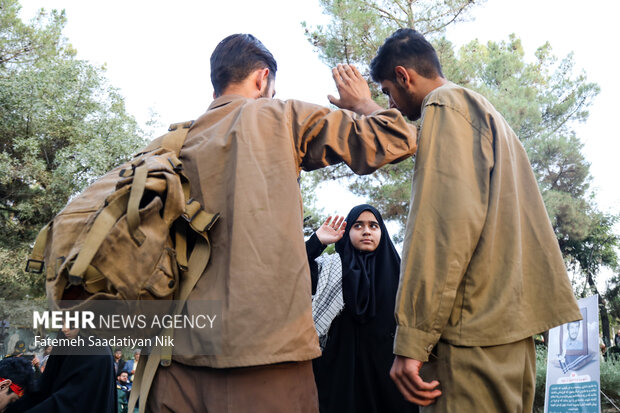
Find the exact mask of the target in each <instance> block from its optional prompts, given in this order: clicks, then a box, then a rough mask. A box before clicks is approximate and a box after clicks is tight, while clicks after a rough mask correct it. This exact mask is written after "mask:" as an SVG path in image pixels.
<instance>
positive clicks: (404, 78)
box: [394, 66, 412, 89]
mask: <svg viewBox="0 0 620 413" xmlns="http://www.w3.org/2000/svg"><path fill="white" fill-rule="evenodd" d="M394 75H395V76H396V84H397V85H399V86H400V87H402V88H405V89H406V88H407V85H408V84H409V83H410V82H411V80H412V79H411V73H410V72H409V70H407V68H406V67H404V66H396V67H395V68H394Z"/></svg>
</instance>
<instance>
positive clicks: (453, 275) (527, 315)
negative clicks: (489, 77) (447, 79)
mask: <svg viewBox="0 0 620 413" xmlns="http://www.w3.org/2000/svg"><path fill="white" fill-rule="evenodd" d="M418 145H419V148H418V152H417V155H416V163H415V171H414V177H413V187H412V200H411V209H410V211H409V217H408V220H407V227H406V232H405V241H404V247H403V261H402V264H401V281H400V286H399V291H398V296H397V303H396V316H397V320H398V328H397V335H396V340H395V344H394V350H395V353H396V354H400V355H404V356H407V357H410V358H414V359H417V360H420V361H426V360H428V355H429V354H430V352H431V350H432V348H433V346H434V345H435V344H436V343H437V341H438V340H439V339H440V338H441V339H442V340H445V341H447V342H448V343H451V344H454V345H460V346H492V345H500V344H506V343H511V342H515V341H519V340H521V339H524V338H526V337H528V336H532V335H534V334H536V333H539V332H541V331H545V330H548V329H549V328H551V327H554V326H556V325H559V324H563V323H566V322H569V321H572V320H577V319H580V318H581V314H580V312H579V309H578V307H577V303H576V300H575V298H574V295H573V292H572V289H571V286H570V283H569V279H568V276H567V273H566V268H565V265H564V262H563V260H562V255H561V253H560V249H559V247H558V241H557V238H556V237H555V234H554V232H553V229H552V227H551V223H550V221H549V217H548V215H547V212H546V209H545V206H544V204H543V200H542V197H541V195H540V192H539V189H538V185H537V183H536V179H535V177H534V173H533V171H532V167H531V166H530V163H529V160H528V158H527V155H526V152H525V150H524V148H523V146H522V145H521V143H520V141H519V139H518V138H517V136H516V135H515V134H514V132H513V131H512V129H511V128H510V127H509V126H508V124H507V123H506V121H505V120H504V118H503V117H502V116H501V115H500V114H499V113H498V112H497V111H496V110H495V108H494V107H493V106H492V105H491V104H490V103H489V102H488V101H487V100H486V99H485V98H484V97H482V96H480V95H479V94H477V93H475V92H472V91H470V90H467V89H464V88H462V87H459V86H456V85H455V84H452V83H448V84H446V85H444V86H442V87H440V88H437V89H435V90H434V91H433V92H431V93H430V94H429V95H428V96H427V97H426V98H425V100H424V102H423V111H422V123H421V129H420V134H419V140H418Z"/></svg>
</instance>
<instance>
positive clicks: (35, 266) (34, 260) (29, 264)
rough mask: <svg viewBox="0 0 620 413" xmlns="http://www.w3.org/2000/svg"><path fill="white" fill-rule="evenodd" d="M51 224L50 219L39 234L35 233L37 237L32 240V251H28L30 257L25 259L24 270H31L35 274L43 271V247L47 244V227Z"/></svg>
mask: <svg viewBox="0 0 620 413" xmlns="http://www.w3.org/2000/svg"><path fill="white" fill-rule="evenodd" d="M51 226H52V221H50V222H48V223H47V225H45V226H44V227H43V228H41V231H39V234H38V235H37V239H36V240H35V242H34V247H32V252H31V253H30V257H29V258H28V261H26V272H32V273H36V274H41V273H42V272H43V267H44V266H45V247H46V246H47V234H48V233H49V229H50V227H51Z"/></svg>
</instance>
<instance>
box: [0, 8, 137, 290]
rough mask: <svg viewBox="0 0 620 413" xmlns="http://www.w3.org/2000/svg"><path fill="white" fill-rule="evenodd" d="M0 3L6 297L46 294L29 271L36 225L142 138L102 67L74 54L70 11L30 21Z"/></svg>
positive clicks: (1, 270)
mask: <svg viewBox="0 0 620 413" xmlns="http://www.w3.org/2000/svg"><path fill="white" fill-rule="evenodd" d="M19 9H20V6H19V3H18V2H17V1H16V0H0V39H1V40H0V62H1V63H0V162H2V164H3V165H4V167H3V168H2V170H1V172H0V222H1V226H0V237H1V241H0V257H6V258H7V259H2V260H1V261H0V275H1V278H0V296H2V297H5V298H20V297H23V296H24V295H26V294H27V295H30V296H33V295H40V294H41V293H42V292H43V280H42V279H41V277H40V276H36V275H31V274H26V273H25V272H24V271H23V268H24V263H25V259H26V255H27V253H28V251H29V245H30V243H32V242H33V240H34V237H35V236H36V233H37V231H38V230H39V228H40V227H42V226H43V225H44V224H45V223H46V222H47V221H49V220H50V219H51V218H52V217H53V216H54V215H55V214H56V213H57V212H58V211H60V209H62V207H63V206H64V205H65V204H66V202H67V200H68V199H69V198H70V197H71V196H72V195H74V194H76V193H77V192H79V191H81V190H82V189H83V188H84V187H85V186H86V185H88V184H89V183H91V182H92V181H93V180H94V179H95V178H96V177H98V176H100V175H101V174H103V173H104V172H106V171H107V170H109V169H111V167H112V166H114V165H117V164H119V163H120V162H121V161H123V160H125V159H127V158H128V156H129V155H130V154H131V153H132V152H133V151H135V150H136V149H137V148H139V147H140V146H141V145H143V144H144V141H143V139H142V138H140V137H139V136H140V130H139V128H138V125H137V123H136V121H135V120H134V119H133V117H131V116H130V115H128V114H127V113H126V111H125V105H124V101H123V98H122V97H121V95H120V94H119V93H118V91H117V90H116V89H114V88H113V87H111V86H110V85H108V84H107V81H106V79H105V77H104V68H100V67H95V66H93V65H91V64H89V63H88V62H85V61H80V60H77V59H76V58H75V51H74V50H73V49H72V48H71V47H70V46H69V45H68V43H67V40H66V39H65V38H64V37H63V36H62V34H61V33H62V29H63V27H64V25H65V22H66V19H65V16H64V12H57V11H52V12H50V13H46V12H45V11H43V10H41V11H40V12H39V13H38V14H37V16H36V17H35V18H34V19H33V20H32V21H30V22H29V23H24V22H23V21H22V20H21V19H20V18H19V15H18V13H19Z"/></svg>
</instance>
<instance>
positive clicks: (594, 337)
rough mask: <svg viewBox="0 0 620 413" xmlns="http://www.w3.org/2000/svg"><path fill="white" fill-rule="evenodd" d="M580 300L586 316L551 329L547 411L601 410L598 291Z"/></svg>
mask: <svg viewBox="0 0 620 413" xmlns="http://www.w3.org/2000/svg"><path fill="white" fill-rule="evenodd" d="M578 303H579V310H580V311H581V315H582V317H583V320H581V321H575V322H572V323H567V324H563V325H561V326H558V327H556V328H554V329H552V330H550V331H549V346H548V357H547V386H546V392H545V413H571V412H577V413H598V412H600V405H601V398H600V392H599V389H600V356H599V323H598V295H594V296H591V297H587V298H583V299H581V300H579V301H578Z"/></svg>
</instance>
